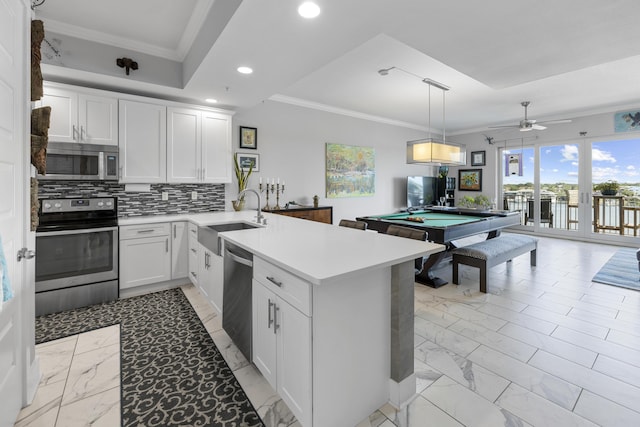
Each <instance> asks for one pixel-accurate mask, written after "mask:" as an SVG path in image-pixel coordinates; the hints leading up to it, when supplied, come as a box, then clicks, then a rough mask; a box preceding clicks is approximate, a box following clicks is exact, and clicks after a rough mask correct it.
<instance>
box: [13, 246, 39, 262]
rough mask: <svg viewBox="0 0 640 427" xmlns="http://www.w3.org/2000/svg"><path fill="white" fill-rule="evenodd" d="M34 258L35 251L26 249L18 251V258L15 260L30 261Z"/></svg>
mask: <svg viewBox="0 0 640 427" xmlns="http://www.w3.org/2000/svg"><path fill="white" fill-rule="evenodd" d="M35 256H36V251H33V250H31V249H27V248H22V249H20V250H19V251H18V256H17V257H16V258H17V259H18V262H20V261H22V260H23V259H31V258H33V257H35Z"/></svg>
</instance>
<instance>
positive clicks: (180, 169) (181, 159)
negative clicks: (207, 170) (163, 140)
mask: <svg viewBox="0 0 640 427" xmlns="http://www.w3.org/2000/svg"><path fill="white" fill-rule="evenodd" d="M200 128H201V121H200V111H198V110H190V109H186V108H168V109H167V182H180V183H193V182H200V181H202V166H201V164H202V161H201V154H200V146H201V144H200V141H201V129H200Z"/></svg>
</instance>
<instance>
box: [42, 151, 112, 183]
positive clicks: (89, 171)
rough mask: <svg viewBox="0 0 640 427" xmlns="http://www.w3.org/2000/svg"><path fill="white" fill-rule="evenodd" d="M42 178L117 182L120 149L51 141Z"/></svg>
mask: <svg viewBox="0 0 640 427" xmlns="http://www.w3.org/2000/svg"><path fill="white" fill-rule="evenodd" d="M38 178H39V179H58V180H82V181H117V180H118V147H117V146H115V145H97V144H80V143H77V142H50V143H49V144H48V146H47V162H46V173H45V174H44V175H40V174H38Z"/></svg>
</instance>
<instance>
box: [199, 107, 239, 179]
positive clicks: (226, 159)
mask: <svg viewBox="0 0 640 427" xmlns="http://www.w3.org/2000/svg"><path fill="white" fill-rule="evenodd" d="M231 162H232V156H231V116H228V115H225V114H220V113H212V112H203V113H202V168H203V175H204V182H207V183H227V182H231V164H232V163H231Z"/></svg>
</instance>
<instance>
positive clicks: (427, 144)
mask: <svg viewBox="0 0 640 427" xmlns="http://www.w3.org/2000/svg"><path fill="white" fill-rule="evenodd" d="M407 163H418V164H420V163H424V164H441V165H450V166H453V165H466V164H467V148H466V147H465V146H464V145H461V144H456V143H452V142H447V143H444V142H441V141H436V140H435V139H433V138H427V139H418V140H416V141H407Z"/></svg>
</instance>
